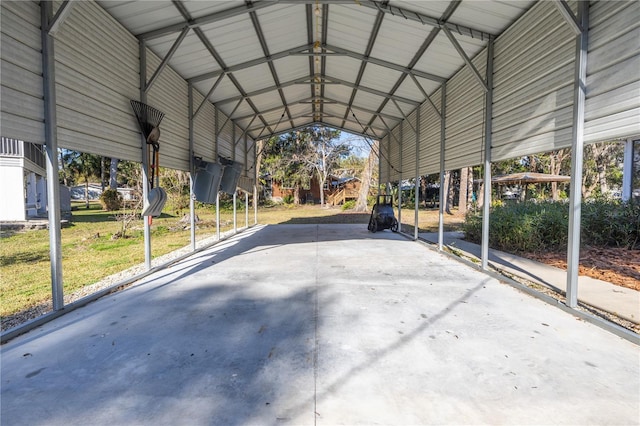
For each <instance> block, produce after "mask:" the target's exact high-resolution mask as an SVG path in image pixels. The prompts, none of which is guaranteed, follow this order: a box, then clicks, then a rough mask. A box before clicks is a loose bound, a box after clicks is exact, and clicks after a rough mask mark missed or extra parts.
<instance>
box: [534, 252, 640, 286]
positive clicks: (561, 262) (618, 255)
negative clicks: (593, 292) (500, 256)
mask: <svg viewBox="0 0 640 426" xmlns="http://www.w3.org/2000/svg"><path fill="white" fill-rule="evenodd" d="M522 256H523V257H526V258H528V259H532V260H535V261H538V262H541V263H544V264H547V265H551V266H555V267H557V268H561V269H564V270H566V269H567V253H566V251H562V252H547V253H526V254H523V255H522ZM579 274H580V275H583V276H588V277H591V278H595V279H598V280H602V281H606V282H609V283H611V284H615V285H619V286H622V287H626V288H630V289H633V290H638V291H640V250H627V249H624V248H618V247H606V248H602V247H583V248H581V249H580V268H579Z"/></svg>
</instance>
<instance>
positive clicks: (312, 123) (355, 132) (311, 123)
mask: <svg viewBox="0 0 640 426" xmlns="http://www.w3.org/2000/svg"><path fill="white" fill-rule="evenodd" d="M349 123H354V122H353V121H351V120H349ZM356 124H357V123H356ZM311 126H326V127H331V128H333V129H337V130H340V131H344V132H348V133H351V134H353V135H356V136H362V137H364V138H369V139H374V140H379V139H383V138H384V137H385V136H386V135H387V134H386V133H385V134H383V135H382V136H378V135H376V134H375V133H370V134H368V133H362V132H360V131H358V130H352V129H347V128H346V127H340V126H334V125H333V124H329V123H324V122H322V121H317V120H313V121H309V122H308V123H305V124H301V125H299V126H295V127H291V128H289V129H283V130H281V131H279V132H273V133H268V134H260V135H259V137H255V136H252V135H251V134H249V136H250V137H251V138H252V139H269V138H272V137H274V136H279V135H282V134H284V133H287V132H294V131H296V130H299V129H304V128H306V127H311ZM261 129H262V127H259V128H254V129H253V130H252V131H254V132H255V131H256V130H261ZM380 130H381V131H384V129H380Z"/></svg>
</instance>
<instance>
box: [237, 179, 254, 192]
mask: <svg viewBox="0 0 640 426" xmlns="http://www.w3.org/2000/svg"><path fill="white" fill-rule="evenodd" d="M253 185H254V180H253V179H252V178H250V177H247V176H240V177H239V178H238V188H240V189H242V190H243V191H245V192H248V193H253Z"/></svg>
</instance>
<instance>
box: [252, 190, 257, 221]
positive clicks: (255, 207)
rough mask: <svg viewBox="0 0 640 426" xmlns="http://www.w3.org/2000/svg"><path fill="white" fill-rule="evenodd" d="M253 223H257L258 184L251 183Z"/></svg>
mask: <svg viewBox="0 0 640 426" xmlns="http://www.w3.org/2000/svg"><path fill="white" fill-rule="evenodd" d="M253 220H254V221H253V224H254V225H257V224H258V186H257V185H253Z"/></svg>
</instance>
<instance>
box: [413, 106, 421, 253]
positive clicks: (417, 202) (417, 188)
mask: <svg viewBox="0 0 640 426" xmlns="http://www.w3.org/2000/svg"><path fill="white" fill-rule="evenodd" d="M415 130H416V184H415V185H416V186H415V191H414V204H415V206H414V207H415V209H416V217H415V226H414V227H413V239H414V240H415V241H418V218H419V214H418V213H419V211H418V208H419V207H420V105H418V108H416V127H415Z"/></svg>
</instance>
